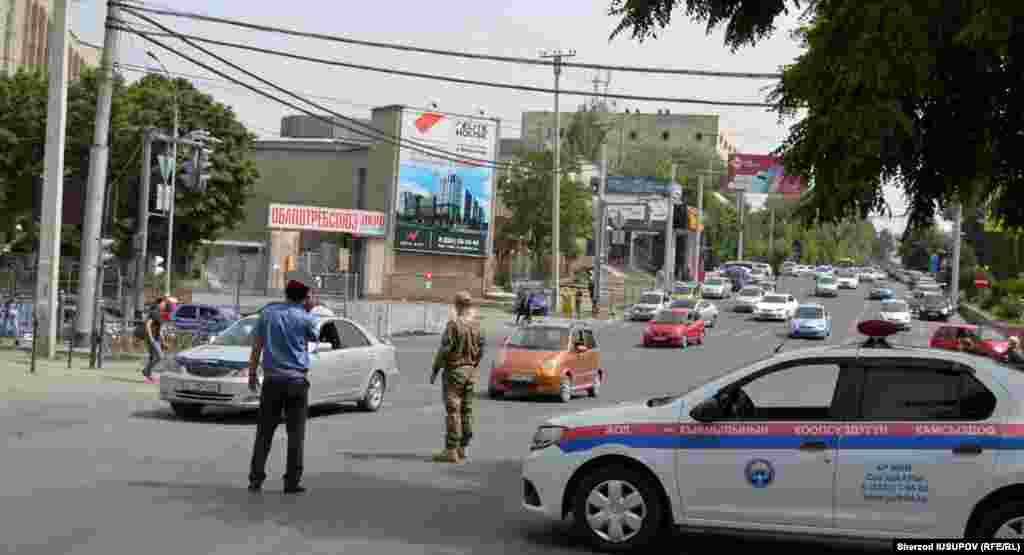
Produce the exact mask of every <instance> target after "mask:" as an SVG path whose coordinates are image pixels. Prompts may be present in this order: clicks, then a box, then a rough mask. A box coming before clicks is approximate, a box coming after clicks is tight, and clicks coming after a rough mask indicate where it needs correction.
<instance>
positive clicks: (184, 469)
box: [0, 278, 928, 555]
mask: <svg viewBox="0 0 1024 555" xmlns="http://www.w3.org/2000/svg"><path fill="white" fill-rule="evenodd" d="M811 283H812V282H811V280H810V279H808V278H783V280H782V281H781V282H780V287H779V290H780V291H787V292H791V293H794V294H795V295H797V297H798V299H800V300H801V301H803V300H805V299H806V298H807V294H808V293H809V290H810V288H811ZM895 287H896V288H897V290H898V291H903V288H902V286H899V285H896V286H895ZM867 288H868V286H867V285H862V287H861V289H860V290H859V291H843V292H842V293H841V295H840V297H839V298H836V299H825V300H822V301H820V302H822V303H823V304H824V305H826V306H827V307H828V308H829V310H830V311H831V313H832V315H833V320H834V333H833V336H832V337H831V338H830V339H828V340H826V341H825V343H827V344H838V343H841V342H845V341H849V340H851V339H853V337H852V336H853V335H855V333H856V332H855V328H854V326H855V324H856V322H857V321H858V320H859V319H863V318H867V317H870V316H872V315H873V314H874V313H876V311H877V302H875V301H867V300H865V297H866V292H867ZM720 304H721V308H722V309H723V312H722V316H721V318H720V320H719V325H718V327H717V329H714V330H712V331H710V332H709V335H708V341H707V343H706V344H705V345H703V346H695V347H691V348H690V349H688V350H686V351H679V350H670V349H644V348H643V347H641V346H640V345H639V343H640V340H639V339H640V331H641V329H642V327H643V325H644V324H642V323H629V322H609V323H606V324H603V325H602V326H601V327H600V329H599V330H598V341H599V344H600V347H601V350H602V356H603V357H604V359H605V360H606V363H605V367H606V368H607V369H608V371H609V375H608V379H607V382H606V383H605V384H604V387H603V388H602V395H601V397H600V398H599V399H587V398H580V399H577V400H574V401H573V402H572V403H570V404H568V405H564V404H560V403H557V402H555V401H522V400H502V401H494V400H490V399H487V398H486V397H485V396H484V395H485V392H480V396H479V400H478V403H477V406H476V413H477V430H478V434H477V441H476V443H475V445H474V446H473V449H472V451H471V457H472V461H471V462H470V463H468V464H465V465H459V466H452V465H439V464H434V463H431V462H429V457H430V455H431V454H432V453H433V452H434V451H436V450H437V449H438V448H439V447H440V446H441V443H442V441H441V440H442V432H443V430H442V428H443V409H442V406H441V404H440V392H439V387H438V386H430V385H429V384H427V371H428V368H429V365H430V360H431V357H432V354H433V351H434V348H435V346H436V342H437V338H436V337H419V338H409V339H402V340H398V341H396V344H397V345H398V347H399V349H400V363H401V368H402V372H403V383H402V384H401V389H400V390H399V391H397V392H395V393H394V394H393V395H392V396H391V397H389V398H387V399H386V403H385V406H384V407H383V408H382V409H381V411H380V412H378V413H376V414H363V413H359V412H356V411H355V410H333V411H315V412H314V414H315V416H314V417H313V418H312V419H311V421H310V425H309V429H308V441H307V454H306V478H305V480H304V482H305V485H306V486H307V487H309V488H310V490H309V491H308V492H307V493H306V494H304V495H301V496H287V497H286V496H283V495H281V493H280V491H279V489H280V485H281V484H280V482H279V481H278V480H277V477H278V476H279V475H280V473H281V472H283V466H284V465H283V441H284V430H283V429H281V430H279V432H278V433H279V438H278V444H277V445H275V448H274V449H275V450H274V453H273V454H272V456H271V461H270V468H269V469H268V470H269V474H270V479H269V480H268V482H267V484H266V486H267V488H266V491H265V492H264V493H263V494H261V495H252V494H250V493H248V492H247V491H246V489H245V486H246V475H247V470H248V462H249V456H250V452H251V445H252V440H253V435H254V432H255V420H254V417H253V414H252V413H236V412H215V413H213V414H210V415H207V416H205V417H203V418H201V419H199V420H196V421H180V420H177V419H175V418H174V417H173V416H172V413H171V411H170V409H169V407H167V406H166V405H164V404H163V403H161V402H160V401H159V400H157V399H156V397H155V395H154V396H153V397H152V398H142V399H140V398H138V397H132V396H119V395H114V394H111V393H110V392H103V391H97V392H96V393H95V394H93V395H90V394H87V393H84V392H75V394H73V395H71V394H64V395H54V396H53V397H50V398H46V399H43V400H34V401H18V402H14V401H12V402H9V403H5V404H3V406H0V430H3V431H4V432H6V434H7V441H6V445H5V447H3V448H0V461H2V464H3V466H2V468H3V470H4V472H3V473H2V475H0V538H3V540H2V544H4V545H6V547H7V549H8V552H10V553H17V554H19V555H28V554H36V553H38V554H46V555H51V554H55V553H75V554H97V555H111V554H120V553H146V554H147V555H159V554H164V553H166V554H174V555H180V554H182V553H211V554H217V555H234V554H239V555H255V554H262V553H267V554H270V553H273V554H285V553H339V552H344V553H357V554H363V553H366V554H379V555H405V554H423V553H445V554H455V553H519V554H523V555H525V554H530V553H559V554H562V553H566V554H568V553H587V552H589V550H588V549H587V548H586V547H585V546H583V545H581V544H579V542H577V541H576V540H574V539H572V538H570V537H569V536H568V534H567V526H566V525H565V524H552V523H548V522H545V521H543V520H539V519H538V518H536V517H533V516H530V515H527V514H525V513H524V512H523V511H521V510H520V495H521V483H520V474H519V469H520V460H521V458H522V456H523V455H524V454H525V453H526V452H527V446H528V444H529V440H530V437H531V435H532V433H533V431H534V429H535V427H536V425H537V424H538V423H540V422H542V421H543V420H544V419H545V418H547V417H549V416H552V415H556V414H560V413H563V412H566V411H577V410H582V409H586V408H589V407H594V406H600V405H604V404H610V403H615V402H618V401H623V400H635V399H640V398H646V397H650V396H656V395H661V394H665V393H671V392H678V391H682V390H685V389H687V388H689V387H690V386H692V385H696V383H697V382H701V381H704V380H706V379H708V378H710V377H712V376H716V375H719V374H721V373H723V372H725V371H727V370H730V369H733V368H735V367H738V366H739V365H741V364H742V363H744V362H747V361H751V360H754V359H757V358H760V357H763V356H765V355H766V354H768V353H770V352H771V351H772V349H774V348H775V347H776V346H777V345H778V344H779V343H780V342H781V341H783V340H784V336H785V332H786V327H785V324H784V323H763V322H752V321H750V319H749V316H748V315H740V314H735V313H732V312H730V311H729V308H730V304H729V303H728V302H723V303H720ZM511 331H512V328H510V327H508V328H504V329H501V328H500V327H499V329H497V330H492V331H491V333H492V334H493V335H497V336H499V337H494V341H492V342H491V344H496V343H497V340H499V339H500V336H501V335H504V334H506V333H509V332H511ZM503 332H504V333H503ZM927 337H928V326H926V325H923V324H918V327H917V329H915V330H914V331H913V332H908V333H907V334H906V337H905V338H904V339H902V340H901V342H907V343H916V344H919V345H923V344H925V343H926V341H927ZM822 343H823V342H822V341H814V340H792V341H789V342H787V343H786V345H785V346H784V349H786V350H790V349H800V348H807V347H809V346H817V345H821V344H822ZM492 356H493V352H492V353H491V354H490V355H489V356H488V360H487V362H486V366H487V368H489V367H490V358H491V357H492ZM485 383H486V382H485ZM798 386H799V384H795V387H798ZM97 387H101V386H97ZM729 541H730V543H729V544H728V545H730V546H737V545H738V544H737V543H736V542H735V541H734V540H729ZM668 543H669V544H670V546H671V547H670V548H668V551H666V552H669V553H686V552H705V551H706V550H705V549H703V548H700V549H698V548H696V547H693V548H690V549H689V550H688V549H687V548H686V545H687V538H686V537H685V536H684V537H680V538H678V539H677V541H671V542H668ZM691 545H692V544H691ZM758 546H761V544H758V543H754V544H752V547H755V548H757V547H758ZM762 547H763V546H762ZM783 547H786V545H783Z"/></svg>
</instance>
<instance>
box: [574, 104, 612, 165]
mask: <svg viewBox="0 0 1024 555" xmlns="http://www.w3.org/2000/svg"><path fill="white" fill-rule="evenodd" d="M610 128H611V126H609V125H607V124H606V123H605V122H603V121H602V112H600V111H598V110H593V109H591V110H588V109H587V107H586V106H582V107H580V109H579V111H577V112H576V113H575V114H574V115H573V116H572V119H571V120H570V122H569V127H568V128H567V129H566V133H565V146H566V147H567V148H566V150H565V154H566V155H567V156H568V158H572V159H579V158H582V159H584V160H587V161H590V162H595V163H597V162H599V158H600V157H601V144H602V143H604V141H605V138H606V137H607V136H608V131H609V130H610Z"/></svg>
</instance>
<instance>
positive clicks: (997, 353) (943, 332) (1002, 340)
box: [928, 324, 1010, 361]
mask: <svg viewBox="0 0 1024 555" xmlns="http://www.w3.org/2000/svg"><path fill="white" fill-rule="evenodd" d="M965 337H967V338H970V339H972V340H973V341H974V343H975V345H977V348H978V352H977V353H976V354H982V355H985V356H987V357H990V358H993V359H995V360H999V361H1002V360H1005V359H1006V351H1007V349H1009V347H1010V341H1009V338H1008V337H1006V335H1004V334H1003V333H1002V332H1000V331H999V330H995V329H993V328H989V327H978V326H974V325H969V324H946V325H943V326H941V327H940V328H939V329H937V330H935V333H934V334H932V338H931V340H930V341H929V342H928V345H929V346H930V347H932V348H933V349H946V350H949V351H957V350H959V349H960V340H961V339H963V338H965Z"/></svg>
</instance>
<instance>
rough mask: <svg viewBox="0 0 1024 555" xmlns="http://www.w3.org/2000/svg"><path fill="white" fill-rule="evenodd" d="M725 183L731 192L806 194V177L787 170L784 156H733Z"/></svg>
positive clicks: (727, 189) (725, 187)
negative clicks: (791, 174) (785, 169)
mask: <svg viewBox="0 0 1024 555" xmlns="http://www.w3.org/2000/svg"><path fill="white" fill-rule="evenodd" d="M723 185H724V186H723V189H724V190H725V191H728V192H733V191H744V192H746V193H749V194H753V195H784V196H793V197H797V196H800V195H801V194H803V192H804V188H805V187H804V182H803V180H802V179H800V178H799V177H791V176H788V175H786V174H785V171H784V169H783V167H782V161H781V160H779V159H778V158H776V157H775V156H769V155H765V154H733V155H731V156H729V171H728V175H727V177H726V179H725V181H724V183H723Z"/></svg>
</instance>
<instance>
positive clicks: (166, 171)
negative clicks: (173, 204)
mask: <svg viewBox="0 0 1024 555" xmlns="http://www.w3.org/2000/svg"><path fill="white" fill-rule="evenodd" d="M156 159H157V160H158V161H159V162H160V175H161V176H162V177H163V178H164V184H165V185H167V184H170V182H171V170H172V169H173V168H174V159H173V158H171V157H170V156H165V155H163V154H161V155H160V156H157V157H156Z"/></svg>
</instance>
